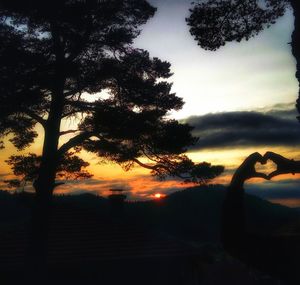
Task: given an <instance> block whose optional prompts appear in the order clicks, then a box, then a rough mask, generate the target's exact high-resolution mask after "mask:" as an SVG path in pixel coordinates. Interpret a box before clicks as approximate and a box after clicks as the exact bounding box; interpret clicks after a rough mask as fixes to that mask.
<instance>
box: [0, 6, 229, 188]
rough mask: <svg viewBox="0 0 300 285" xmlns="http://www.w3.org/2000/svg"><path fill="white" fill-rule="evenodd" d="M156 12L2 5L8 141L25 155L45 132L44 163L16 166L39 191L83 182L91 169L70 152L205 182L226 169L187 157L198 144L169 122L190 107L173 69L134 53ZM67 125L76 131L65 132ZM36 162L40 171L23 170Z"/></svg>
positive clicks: (0, 103)
mask: <svg viewBox="0 0 300 285" xmlns="http://www.w3.org/2000/svg"><path fill="white" fill-rule="evenodd" d="M154 12H155V9H154V8H153V7H152V6H150V5H149V4H148V2H147V1H144V0H123V1H119V0H110V1H105V0H104V1H98V0H91V1H75V0H54V1H53V0H51V1H50V0H47V1H38V0H22V1H20V0H1V2H0V40H1V42H2V45H1V47H0V60H1V63H2V64H1V66H0V78H1V79H0V91H1V93H0V136H2V137H5V136H7V135H8V134H12V135H13V137H12V138H11V142H12V143H13V144H14V145H15V146H16V147H17V148H18V149H20V150H22V149H25V148H26V147H28V146H29V145H30V144H32V143H33V142H34V139H35V138H36V137H37V132H36V128H35V127H36V124H40V125H41V126H42V127H43V129H44V143H43V151H42V155H41V156H40V157H38V156H36V155H33V154H29V156H27V157H26V156H12V157H11V158H10V159H9V160H8V163H9V164H10V165H12V166H13V170H14V171H15V173H16V174H17V175H18V173H20V175H23V176H24V177H25V178H24V179H28V180H33V179H34V180H35V184H34V185H35V188H36V190H37V191H44V192H45V191H48V192H49V191H50V192H52V190H53V188H54V187H55V185H56V184H55V178H57V177H59V176H60V173H63V175H64V176H66V174H67V173H71V174H72V175H74V173H77V174H76V175H79V173H80V172H82V170H83V169H84V168H85V167H86V166H87V164H85V163H84V162H83V160H82V159H81V158H79V157H77V156H74V155H69V154H70V152H71V153H73V152H74V151H80V150H81V149H85V150H87V151H89V152H93V153H95V154H97V155H98V156H99V158H100V160H109V161H113V162H115V163H118V164H120V165H122V166H123V167H124V169H125V170H129V169H131V168H132V167H133V166H134V164H137V165H139V166H143V167H146V168H148V169H151V170H152V173H153V174H154V175H156V176H159V177H160V178H165V177H167V176H169V175H171V176H178V177H182V178H184V179H185V180H188V181H194V182H199V183H202V182H203V181H208V180H210V179H211V178H214V177H216V176H218V175H219V174H220V173H221V172H222V171H223V168H222V167H212V166H211V165H210V164H207V163H204V164H200V165H197V164H195V163H193V162H192V161H191V160H190V159H188V158H187V156H186V155H184V153H185V152H186V151H187V149H188V147H189V146H191V145H193V144H195V143H196V138H194V137H193V136H192V135H191V130H192V128H191V127H190V126H188V125H186V124H180V123H179V122H177V121H176V120H173V119H170V118H169V116H168V115H169V112H170V111H172V110H179V109H180V108H182V106H183V101H182V99H181V98H179V97H177V96H176V95H175V94H174V93H172V92H171V87H172V84H171V83H169V82H168V81H167V79H169V77H170V76H171V75H172V74H171V72H170V64H169V63H168V62H165V61H162V60H160V59H158V58H151V57H150V56H149V53H148V52H147V51H144V50H140V49H137V48H134V47H133V46H132V43H133V40H134V39H135V38H136V37H137V36H138V35H139V33H140V29H139V27H140V26H141V25H143V24H145V23H146V21H147V20H148V19H149V18H150V17H152V16H153V15H154ZM87 94H89V96H87ZM64 120H72V121H76V124H74V123H73V125H74V127H72V128H71V127H70V128H69V129H61V123H62V121H64ZM66 135H69V136H70V135H71V138H69V139H64V138H65V137H67V136H66ZM69 136H68V137H69ZM29 162H30V163H31V166H30V168H31V169H32V173H31V171H30V172H26V171H25V170H26V169H27V167H26V169H25V168H24V171H23V170H22V171H19V170H18V169H19V168H21V169H22V167H24V165H26V163H29ZM73 167H75V168H73ZM76 167H77V168H76ZM18 171H19V172H18ZM25 172H26V173H25ZM79 176H80V175H79ZM83 176H84V172H83ZM26 177H27V178H26ZM45 189H46V190H45Z"/></svg>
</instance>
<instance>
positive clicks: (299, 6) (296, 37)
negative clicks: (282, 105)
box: [291, 0, 300, 120]
mask: <svg viewBox="0 0 300 285" xmlns="http://www.w3.org/2000/svg"><path fill="white" fill-rule="evenodd" d="M291 6H292V8H293V11H294V17H295V20H294V31H293V34H292V53H293V56H294V57H295V59H296V78H297V80H298V82H299V89H298V98H297V103H296V107H297V110H298V112H299V114H300V1H299V0H291ZM298 120H300V116H298Z"/></svg>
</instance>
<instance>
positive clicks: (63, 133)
mask: <svg viewBox="0 0 300 285" xmlns="http://www.w3.org/2000/svg"><path fill="white" fill-rule="evenodd" d="M76 132H79V130H67V131H63V132H60V133H59V135H60V136H64V135H68V134H74V133H76Z"/></svg>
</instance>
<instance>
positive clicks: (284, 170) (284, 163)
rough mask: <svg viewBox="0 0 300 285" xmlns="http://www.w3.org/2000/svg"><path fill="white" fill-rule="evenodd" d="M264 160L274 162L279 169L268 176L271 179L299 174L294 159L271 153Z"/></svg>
mask: <svg viewBox="0 0 300 285" xmlns="http://www.w3.org/2000/svg"><path fill="white" fill-rule="evenodd" d="M264 158H265V159H266V160H271V161H273V162H274V163H275V164H276V165H277V169H276V170H275V171H273V172H272V173H270V174H269V175H268V178H269V179H271V178H273V177H275V176H277V175H280V174H288V173H293V174H295V172H299V169H297V163H296V162H295V161H294V160H293V159H287V158H285V157H283V156H282V155H280V154H277V153H274V152H271V151H268V152H266V153H265V155H264Z"/></svg>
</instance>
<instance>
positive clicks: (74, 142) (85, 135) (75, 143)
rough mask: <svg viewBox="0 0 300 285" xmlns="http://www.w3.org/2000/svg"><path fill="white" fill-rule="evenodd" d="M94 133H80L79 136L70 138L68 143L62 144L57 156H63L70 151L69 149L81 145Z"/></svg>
mask: <svg viewBox="0 0 300 285" xmlns="http://www.w3.org/2000/svg"><path fill="white" fill-rule="evenodd" d="M94 135H95V133H94V132H83V133H80V134H79V135H77V136H75V137H73V138H71V139H70V140H69V141H67V142H66V143H65V144H63V145H62V146H61V147H60V148H59V150H58V154H59V155H63V154H65V153H66V152H67V151H68V150H70V149H71V148H73V147H75V146H78V145H79V144H81V143H83V142H84V141H85V140H86V139H88V138H90V137H92V136H94Z"/></svg>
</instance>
